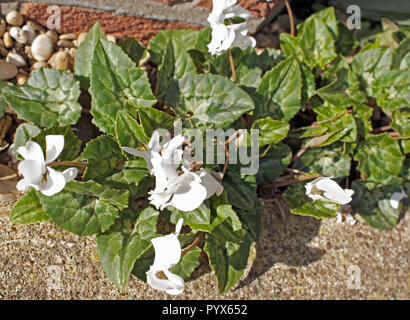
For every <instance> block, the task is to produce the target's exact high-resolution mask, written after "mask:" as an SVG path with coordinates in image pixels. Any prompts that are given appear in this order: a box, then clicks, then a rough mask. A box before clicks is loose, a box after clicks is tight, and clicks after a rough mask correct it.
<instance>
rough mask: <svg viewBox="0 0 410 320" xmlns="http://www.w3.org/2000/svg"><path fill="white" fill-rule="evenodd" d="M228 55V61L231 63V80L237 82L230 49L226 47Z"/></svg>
mask: <svg viewBox="0 0 410 320" xmlns="http://www.w3.org/2000/svg"><path fill="white" fill-rule="evenodd" d="M228 55H229V62H230V64H231V70H232V78H233V82H234V83H237V82H238V79H237V77H236V70H235V63H234V61H233V57H232V51H231V49H228Z"/></svg>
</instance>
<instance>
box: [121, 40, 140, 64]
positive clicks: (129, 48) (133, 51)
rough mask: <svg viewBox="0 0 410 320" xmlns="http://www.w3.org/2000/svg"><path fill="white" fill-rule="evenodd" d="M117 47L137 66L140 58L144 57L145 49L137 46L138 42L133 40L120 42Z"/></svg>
mask: <svg viewBox="0 0 410 320" xmlns="http://www.w3.org/2000/svg"><path fill="white" fill-rule="evenodd" d="M118 45H119V46H120V47H121V48H122V50H124V52H125V53H126V54H128V56H129V57H130V58H131V59H132V61H134V62H135V63H136V64H137V65H138V63H139V61H140V60H141V58H142V57H143V56H144V53H145V48H144V47H143V46H141V45H140V44H139V42H138V41H137V40H135V39H133V38H129V39H126V40H121V41H120V42H118Z"/></svg>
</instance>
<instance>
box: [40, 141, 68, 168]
mask: <svg viewBox="0 0 410 320" xmlns="http://www.w3.org/2000/svg"><path fill="white" fill-rule="evenodd" d="M63 149H64V136H63V135H48V136H46V160H45V163H46V164H49V163H51V162H53V161H54V160H55V159H57V158H58V156H59V155H60V154H61V152H62V151H63Z"/></svg>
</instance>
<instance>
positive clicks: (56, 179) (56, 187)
mask: <svg viewBox="0 0 410 320" xmlns="http://www.w3.org/2000/svg"><path fill="white" fill-rule="evenodd" d="M64 187H65V178H64V175H63V173H62V172H59V171H56V170H54V169H53V168H50V167H48V168H47V180H46V182H45V183H43V184H42V185H41V186H40V191H41V193H42V194H44V195H45V196H47V197H51V196H53V195H55V194H57V193H59V192H60V191H61V190H63V189H64Z"/></svg>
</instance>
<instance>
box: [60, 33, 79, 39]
mask: <svg viewBox="0 0 410 320" xmlns="http://www.w3.org/2000/svg"><path fill="white" fill-rule="evenodd" d="M75 39H77V36H76V34H75V33H66V34H62V35H60V40H75Z"/></svg>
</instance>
